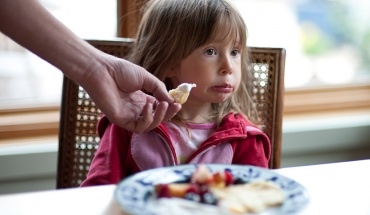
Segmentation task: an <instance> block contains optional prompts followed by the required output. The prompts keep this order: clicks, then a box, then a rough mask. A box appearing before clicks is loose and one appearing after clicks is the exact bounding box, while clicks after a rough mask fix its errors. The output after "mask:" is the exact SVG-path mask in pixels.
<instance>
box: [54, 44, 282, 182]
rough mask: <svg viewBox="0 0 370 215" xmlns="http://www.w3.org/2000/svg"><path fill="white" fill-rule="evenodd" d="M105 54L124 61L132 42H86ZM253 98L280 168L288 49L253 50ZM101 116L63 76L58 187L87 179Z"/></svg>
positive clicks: (273, 159) (274, 162)
mask: <svg viewBox="0 0 370 215" xmlns="http://www.w3.org/2000/svg"><path fill="white" fill-rule="evenodd" d="M87 42H89V43H90V44H91V45H93V46H94V47H96V48H97V49H100V50H101V51H103V52H106V53H108V54H111V55H114V56H116V57H121V58H124V57H125V55H126V54H127V53H128V51H129V50H130V47H131V45H132V40H130V39H124V38H116V39H113V40H87ZM250 56H251V57H250V64H249V65H250V66H251V71H252V73H253V74H252V77H253V80H248V81H252V82H253V85H252V86H253V89H252V92H253V93H252V98H253V100H254V102H255V103H256V109H257V111H258V115H259V121H258V123H259V124H260V125H261V126H262V128H263V130H264V132H265V133H266V134H267V135H268V137H269V138H270V140H271V146H272V155H271V160H270V163H269V168H279V167H280V158H281V138H282V114H283V93H284V84H283V83H284V81H283V76H284V63H285V50H284V49H281V48H254V47H251V48H250ZM101 115H102V113H101V111H100V110H99V109H98V108H97V107H96V106H95V103H94V102H93V101H92V100H91V99H90V97H89V95H88V94H87V93H86V92H85V90H84V89H83V88H82V87H81V86H79V85H77V84H76V83H75V82H73V81H72V80H70V79H68V78H67V77H64V80H63V93H62V104H61V117H60V130H59V151H58V171H57V188H70V187H78V186H79V185H80V184H81V182H82V181H83V180H84V179H85V178H86V176H87V172H88V170H89V167H90V163H91V161H92V159H93V157H94V154H95V152H96V150H97V148H98V146H99V141H100V139H99V137H98V136H97V133H96V124H97V122H98V120H99V119H100V117H101Z"/></svg>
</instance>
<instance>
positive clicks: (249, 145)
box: [232, 134, 271, 168]
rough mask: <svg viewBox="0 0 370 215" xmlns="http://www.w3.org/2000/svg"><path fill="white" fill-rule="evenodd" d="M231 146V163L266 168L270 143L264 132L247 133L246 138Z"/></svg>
mask: <svg viewBox="0 0 370 215" xmlns="http://www.w3.org/2000/svg"><path fill="white" fill-rule="evenodd" d="M233 148H234V157H233V161H232V163H233V164H240V165H253V166H259V167H265V168H268V161H269V159H270V154H271V145H270V141H269V139H268V137H267V136H266V135H265V134H257V135H248V136H247V138H246V139H244V140H242V141H240V142H238V143H235V144H233Z"/></svg>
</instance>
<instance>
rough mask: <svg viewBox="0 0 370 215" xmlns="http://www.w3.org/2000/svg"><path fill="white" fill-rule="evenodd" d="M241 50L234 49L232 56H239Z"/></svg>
mask: <svg viewBox="0 0 370 215" xmlns="http://www.w3.org/2000/svg"><path fill="white" fill-rule="evenodd" d="M239 53H240V52H239V50H238V49H234V50H232V51H231V56H237V55H238V54H239Z"/></svg>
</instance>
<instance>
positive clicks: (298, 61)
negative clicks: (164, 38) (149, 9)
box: [0, 0, 370, 144]
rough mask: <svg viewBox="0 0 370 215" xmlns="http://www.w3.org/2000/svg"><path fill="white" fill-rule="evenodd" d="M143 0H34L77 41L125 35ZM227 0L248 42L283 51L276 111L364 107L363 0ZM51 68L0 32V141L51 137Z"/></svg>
mask: <svg viewBox="0 0 370 215" xmlns="http://www.w3.org/2000/svg"><path fill="white" fill-rule="evenodd" d="M146 1H147V0H118V1H116V0H65V1H58V0H40V2H41V3H42V4H43V5H44V6H45V7H46V8H47V9H48V10H49V11H51V12H52V14H53V15H54V16H56V17H57V18H58V19H60V20H61V21H62V22H63V23H64V24H66V25H67V26H68V27H69V28H70V29H71V30H72V31H73V32H75V33H76V34H77V35H79V36H80V37H81V38H110V37H114V36H116V35H118V36H121V37H133V36H134V33H135V29H136V27H137V23H138V21H139V19H140V8H141V7H142V5H143V4H144V3H145V2H146ZM232 1H233V2H234V3H235V4H236V5H237V7H238V8H239V10H240V11H241V13H242V15H243V17H244V19H245V21H246V23H247V26H248V31H249V32H248V35H249V37H248V45H249V46H269V47H284V48H286V50H287V58H286V71H285V85H286V95H285V108H284V110H285V113H284V116H288V115H296V114H307V113H309V114H316V113H318V112H331V111H341V110H345V111H347V110H348V111H353V110H359V109H367V110H368V109H369V107H370V78H369V77H370V64H369V62H370V48H369V47H370V30H369V29H370V26H369V25H370V24H369V22H368V21H367V20H369V18H370V3H369V2H368V1H364V0H353V1H344V0H232ZM117 17H118V18H117ZM52 70H56V69H55V68H54V67H52V66H51V65H49V64H47V63H46V62H44V61H43V60H41V59H39V58H38V57H36V56H35V55H33V54H31V53H30V52H28V51H27V50H25V49H24V48H22V47H20V46H18V45H17V44H15V43H14V42H12V41H11V40H10V39H9V38H7V37H5V36H4V35H0V139H1V140H6V139H9V138H12V137H13V138H14V137H18V136H19V134H26V133H27V132H28V134H33V135H36V134H43V132H44V133H47V134H53V135H57V129H58V123H59V114H58V111H59V103H60V94H61V88H62V74H61V73H60V72H58V71H52ZM48 114H51V115H52V117H51V116H50V115H48ZM30 115H33V117H31V118H27V120H25V119H26V118H25V116H27V117H29V116H30ZM20 125H21V126H20ZM35 125H37V126H35ZM25 131H27V132H25ZM1 142H2V141H0V144H1Z"/></svg>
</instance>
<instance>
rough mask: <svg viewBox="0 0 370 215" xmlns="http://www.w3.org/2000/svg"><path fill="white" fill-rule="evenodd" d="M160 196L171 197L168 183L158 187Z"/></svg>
mask: <svg viewBox="0 0 370 215" xmlns="http://www.w3.org/2000/svg"><path fill="white" fill-rule="evenodd" d="M157 189H158V191H157V195H158V198H171V197H172V196H171V192H170V189H169V187H168V185H167V184H161V185H158V187H157Z"/></svg>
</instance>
